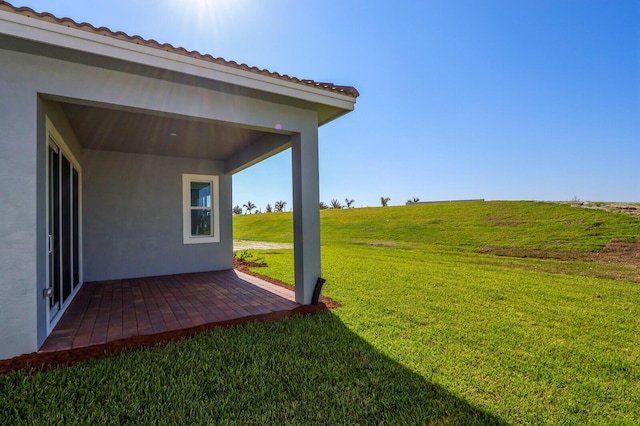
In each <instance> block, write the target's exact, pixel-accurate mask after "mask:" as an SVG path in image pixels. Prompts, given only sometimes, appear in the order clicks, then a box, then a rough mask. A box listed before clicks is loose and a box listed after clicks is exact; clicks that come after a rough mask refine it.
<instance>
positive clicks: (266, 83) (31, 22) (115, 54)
mask: <svg viewBox="0 0 640 426" xmlns="http://www.w3.org/2000/svg"><path fill="white" fill-rule="evenodd" d="M0 23H1V24H0V33H1V34H6V35H8V36H12V37H17V38H21V39H25V40H29V41H34V42H38V43H45V44H49V45H55V46H58V47H62V48H67V49H73V50H77V51H81V52H85V53H89V54H93V55H100V56H105V57H109V58H114V59H119V60H124V61H129V62H133V63H137V64H141V65H147V66H152V67H156V68H160V69H166V70H169V71H174V72H179V73H183V74H187V75H191V76H196V77H201V78H206V79H210V80H215V81H220V82H224V83H227V84H232V85H236V86H240V87H246V88H250V89H255V90H259V91H264V92H267V93H274V94H278V95H283V96H288V97H292V98H295V99H300V100H304V101H307V102H311V103H315V104H320V105H327V106H331V107H334V108H338V109H341V110H344V111H345V112H348V111H352V110H353V109H354V105H355V102H356V97H354V96H352V95H347V94H342V93H340V92H336V91H328V90H325V89H322V88H317V87H315V86H313V85H306V84H300V83H296V82H291V81H286V80H281V79H278V78H274V77H270V76H267V75H262V74H258V73H255V72H252V71H249V70H243V69H239V68H235V67H230V66H227V65H221V64H217V63H215V62H209V61H204V60H202V59H201V58H198V57H190V56H187V55H184V54H178V53H174V52H171V51H164V50H161V49H157V48H151V47H148V46H144V45H141V44H137V43H135V42H132V41H124V40H119V39H117V38H113V37H108V36H105V35H100V34H97V33H94V32H90V31H82V30H78V29H77V28H71V27H66V26H64V25H60V24H56V23H51V22H46V21H43V20H40V19H35V18H30V17H28V16H24V15H21V14H16V13H11V12H6V11H2V10H0ZM319 84H321V83H319ZM339 115H342V114H339ZM336 118H337V117H336ZM331 119H333V117H332V118H331ZM328 121H330V120H328ZM325 122H327V121H325Z"/></svg>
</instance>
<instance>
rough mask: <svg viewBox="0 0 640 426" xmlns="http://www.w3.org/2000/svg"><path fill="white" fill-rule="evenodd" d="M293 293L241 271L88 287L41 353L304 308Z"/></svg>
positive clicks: (84, 286)
mask: <svg viewBox="0 0 640 426" xmlns="http://www.w3.org/2000/svg"><path fill="white" fill-rule="evenodd" d="M300 306H301V305H299V304H298V303H296V302H295V297H294V292H293V290H289V289H287V288H283V287H279V286H276V285H274V284H271V283H268V282H266V281H263V280H261V279H258V278H256V277H253V276H251V275H247V274H244V273H242V272H239V271H237V270H228V271H216V272H200V273H192V274H179V275H167V276H158V277H148V278H136V279H128V280H116V281H102V282H92V283H85V284H84V285H83V286H82V288H81V289H80V290H79V292H78V294H77V295H76V297H75V298H74V300H73V301H72V302H71V304H70V305H69V307H68V309H67V310H66V311H65V313H64V314H63V316H62V318H60V321H59V322H58V324H57V325H56V327H55V328H54V330H53V331H52V332H51V334H50V335H49V337H48V338H47V340H46V341H45V343H44V345H43V346H42V348H41V350H40V352H41V353H43V352H52V351H61V350H67V349H76V348H83V347H87V346H92V345H99V344H105V343H108V342H112V341H116V340H120V339H127V338H130V337H135V336H141V335H152V334H159V333H163V332H167V331H175V330H181V329H189V328H192V327H197V326H201V325H205V324H212V325H215V324H216V323H221V324H224V323H225V322H228V321H230V320H237V319H241V318H246V319H247V320H251V318H252V317H254V316H255V317H257V318H259V316H260V315H263V316H264V314H271V313H274V312H282V311H291V310H295V309H296V308H300Z"/></svg>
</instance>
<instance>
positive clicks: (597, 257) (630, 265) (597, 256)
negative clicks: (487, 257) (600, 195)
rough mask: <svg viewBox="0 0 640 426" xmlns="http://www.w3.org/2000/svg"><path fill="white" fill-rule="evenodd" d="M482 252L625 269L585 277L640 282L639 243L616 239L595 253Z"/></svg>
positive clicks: (497, 249) (492, 249)
mask: <svg viewBox="0 0 640 426" xmlns="http://www.w3.org/2000/svg"><path fill="white" fill-rule="evenodd" d="M479 252H480V253H488V254H494V255H496V256H505V257H517V258H534V259H556V260H567V261H584V262H597V263H601V264H605V265H617V266H621V267H624V269H619V270H608V271H601V272H590V273H585V275H587V276H598V277H602V278H612V279H617V280H625V281H632V282H640V242H627V241H619V240H615V239H614V240H612V241H611V242H610V243H608V244H607V245H606V246H604V247H603V248H602V250H598V251H594V252H579V251H561V250H538V249H523V248H496V247H483V248H482V249H480V250H479Z"/></svg>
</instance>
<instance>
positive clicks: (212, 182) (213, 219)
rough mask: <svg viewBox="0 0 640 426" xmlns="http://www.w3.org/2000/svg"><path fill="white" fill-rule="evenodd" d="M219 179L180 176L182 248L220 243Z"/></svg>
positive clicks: (200, 176) (203, 176)
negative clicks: (184, 245)
mask: <svg viewBox="0 0 640 426" xmlns="http://www.w3.org/2000/svg"><path fill="white" fill-rule="evenodd" d="M219 195H220V191H219V188H218V176H208V175H190V174H183V175H182V235H183V243H184V244H202V243H219V242H220V215H219V210H220V204H219Z"/></svg>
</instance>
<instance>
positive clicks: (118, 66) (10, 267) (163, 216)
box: [0, 2, 359, 359]
mask: <svg viewBox="0 0 640 426" xmlns="http://www.w3.org/2000/svg"><path fill="white" fill-rule="evenodd" d="M0 81H2V82H3V83H4V84H1V85H0V98H1V99H8V100H10V102H9V103H7V105H6V106H7V108H4V109H3V110H2V114H0V130H2V132H3V138H2V140H1V141H0V145H2V147H3V152H4V153H5V155H4V156H2V158H1V159H0V193H2V194H3V199H2V202H0V215H1V216H2V217H3V221H2V223H0V228H1V229H0V235H2V236H3V238H0V296H1V297H0V323H1V324H3V329H2V332H0V359H8V358H11V357H16V356H20V355H22V354H31V353H36V351H39V352H38V353H47V352H46V351H51V350H56V351H57V350H70V351H74V350H78V349H81V348H90V347H94V346H96V345H112V343H113V342H118V341H124V340H128V339H136V338H141V337H143V336H157V335H159V334H163V333H178V332H180V333H182V330H185V329H189V330H192V329H196V328H199V327H205V326H209V325H210V324H218V323H228V322H229V321H240V320H243V319H244V318H254V317H256V316H260V315H273V313H274V312H275V313H277V312H290V311H295V310H296V309H300V308H301V306H302V305H309V304H311V303H312V302H313V298H314V294H316V292H317V291H318V292H319V290H320V288H321V286H319V285H318V283H321V282H322V281H321V279H322V270H321V256H320V213H319V209H318V203H319V164H318V156H319V153H318V128H319V127H320V126H322V125H324V124H327V123H329V122H331V121H333V120H335V119H337V118H339V117H341V116H343V115H345V114H348V113H349V112H351V111H353V109H354V107H355V103H356V99H357V97H358V96H359V93H358V91H357V90H356V89H355V88H354V87H352V86H341V85H335V84H333V83H321V82H317V81H314V80H307V79H299V78H295V77H290V76H288V75H286V74H279V73H276V72H272V71H269V70H266V69H259V68H257V67H249V66H247V65H246V64H238V63H237V62H234V61H228V60H226V59H223V58H216V57H213V56H211V55H209V54H202V53H199V52H197V51H189V50H187V49H184V48H181V47H174V46H172V45H170V44H160V43H158V42H156V41H154V40H152V39H149V40H147V39H143V38H141V37H139V36H130V35H128V34H125V33H123V32H121V31H113V30H110V29H108V28H104V27H95V26H93V25H91V24H86V23H81V22H76V21H74V20H73V19H70V18H58V17H55V16H53V15H51V14H48V13H40V12H35V11H33V10H31V9H29V8H17V7H14V6H12V5H10V4H9V3H6V2H0ZM9 106H10V107H9ZM284 151H289V152H290V155H291V180H292V200H291V201H292V202H291V206H292V209H293V243H294V244H293V246H294V265H293V269H294V271H293V272H294V283H295V291H294V292H290V291H288V290H287V291H288V293H287V294H288V295H290V296H287V297H282V294H277V293H275V294H274V292H273V291H267V290H266V289H265V288H264V287H262V286H259V285H258V287H256V283H255V282H254V281H253V280H252V279H250V278H248V277H240V276H239V275H236V276H232V275H229V274H233V272H228V271H230V270H232V268H233V267H234V265H233V220H232V201H233V200H232V190H233V184H232V180H233V176H234V174H236V173H238V172H240V171H242V170H244V169H247V168H249V167H252V166H253V165H255V164H257V163H259V162H261V161H262V160H264V159H266V158H269V157H271V156H273V155H276V154H278V153H281V152H284ZM257 185H259V182H257ZM207 271H227V272H220V273H219V274H215V273H212V272H211V273H210V272H207ZM203 274H204V275H203ZM225 274H226V275H225ZM158 276H161V277H158ZM136 277H151V278H144V279H139V278H136ZM247 286H250V287H248V288H247ZM243 289H244V290H243ZM249 289H251V290H249ZM256 292H257V293H256ZM274 297H275V299H273V298H274ZM316 297H317V296H316ZM274 300H278V302H275V301H274ZM285 301H286V302H285ZM294 301H295V302H297V303H295V302H294ZM298 304H299V305H298ZM67 309H68V310H69V312H67ZM310 309H315V308H310ZM65 348H66V349H65Z"/></svg>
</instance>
